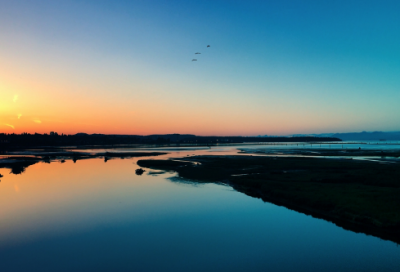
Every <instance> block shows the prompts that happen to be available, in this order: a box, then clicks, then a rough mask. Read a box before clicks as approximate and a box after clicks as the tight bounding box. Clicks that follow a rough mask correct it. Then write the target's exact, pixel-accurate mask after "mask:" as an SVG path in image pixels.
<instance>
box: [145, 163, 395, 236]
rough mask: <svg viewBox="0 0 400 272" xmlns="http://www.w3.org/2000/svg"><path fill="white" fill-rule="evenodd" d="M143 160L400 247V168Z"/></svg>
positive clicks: (151, 165)
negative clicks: (374, 236) (228, 186)
mask: <svg viewBox="0 0 400 272" xmlns="http://www.w3.org/2000/svg"><path fill="white" fill-rule="evenodd" d="M185 160H187V162H181V161H171V160H140V161H138V164H139V165H140V166H142V167H149V168H155V169H162V170H167V171H171V170H174V171H177V172H178V173H179V176H181V177H183V178H187V179H191V180H196V181H198V182H224V183H228V184H229V185H231V186H232V187H233V188H235V189H236V190H238V191H240V192H243V193H246V194H248V195H250V196H253V197H258V198H261V199H263V200H264V201H269V202H273V203H276V204H279V205H283V206H286V207H288V208H291V209H294V210H297V211H301V212H304V213H307V214H311V215H313V216H316V217H320V218H324V219H327V220H330V221H332V222H334V223H336V224H338V225H340V226H342V227H345V228H348V229H352V230H355V231H362V232H365V233H369V234H373V235H376V236H378V237H381V238H384V239H389V240H392V241H396V242H400V164H398V163H390V164H382V163H377V162H368V161H356V160H337V159H319V158H271V157H261V156H195V157H190V158H185Z"/></svg>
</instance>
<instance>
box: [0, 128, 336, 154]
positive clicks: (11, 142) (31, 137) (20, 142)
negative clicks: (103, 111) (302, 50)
mask: <svg viewBox="0 0 400 272" xmlns="http://www.w3.org/2000/svg"><path fill="white" fill-rule="evenodd" d="M333 141H341V140H340V139H339V138H334V137H310V136H305V137H243V136H196V135H190V134H165V135H148V136H141V135H105V134H91V135H89V134H86V133H78V134H75V135H65V134H58V133H56V132H51V133H50V134H38V133H35V134H29V133H23V134H4V133H1V134H0V150H1V149H3V150H8V149H26V148H31V147H66V146H80V147H82V146H83V147H85V146H99V147H101V148H105V147H108V146H110V147H113V146H123V145H138V144H158V145H171V144H174V145H180V144H185V145H214V144H237V143H256V142H257V143H260V142H333Z"/></svg>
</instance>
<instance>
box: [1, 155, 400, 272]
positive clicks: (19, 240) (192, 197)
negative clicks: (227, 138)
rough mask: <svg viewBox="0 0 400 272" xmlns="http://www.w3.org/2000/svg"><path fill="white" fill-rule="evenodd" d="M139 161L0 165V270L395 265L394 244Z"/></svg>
mask: <svg viewBox="0 0 400 272" xmlns="http://www.w3.org/2000/svg"><path fill="white" fill-rule="evenodd" d="M213 149H214V147H213V148H211V150H209V149H201V150H193V149H189V150H180V151H179V152H178V151H171V153H170V154H169V155H164V156H163V157H164V158H166V157H183V156H187V155H193V154H195V155H198V154H213V153H212V152H213ZM224 149H225V150H224ZM215 150H216V151H218V153H217V154H236V149H235V148H233V147H229V148H228V147H226V148H215ZM157 158H160V157H157ZM139 159H143V158H131V159H124V160H121V159H113V160H109V161H107V163H104V159H103V158H97V159H88V160H78V161H77V162H76V163H73V162H72V161H71V160H66V161H65V162H64V163H54V162H52V163H50V164H47V163H43V162H39V163H36V164H34V165H32V166H30V167H29V168H28V169H27V170H26V172H25V173H24V174H22V175H13V174H11V173H8V172H4V171H3V169H0V173H1V174H3V175H4V177H3V178H2V179H1V183H0V205H1V207H0V269H1V271H399V268H400V258H399V254H400V249H399V248H398V247H397V245H396V244H395V243H392V242H389V241H383V240H380V239H378V238H375V237H372V236H367V235H365V234H357V233H353V232H350V231H346V230H343V229H341V228H339V227H337V226H335V225H334V224H332V223H329V222H326V221H324V220H319V219H315V218H312V217H310V216H306V215H304V214H301V213H297V212H294V211H291V210H288V209H286V208H283V207H279V206H276V205H273V204H269V203H263V202H262V201H261V200H259V199H254V198H251V197H248V196H246V195H244V194H241V193H238V192H236V191H233V190H232V189H230V187H228V186H223V185H215V184H196V186H193V183H191V182H187V181H185V180H182V179H180V178H177V177H175V175H174V174H173V173H167V172H162V171H154V170H150V169H144V170H146V172H144V173H143V175H140V176H138V175H136V173H135V171H136V169H138V168H139V167H138V166H137V165H136V161H137V160H139Z"/></svg>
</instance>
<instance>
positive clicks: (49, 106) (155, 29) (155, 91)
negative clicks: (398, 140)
mask: <svg viewBox="0 0 400 272" xmlns="http://www.w3.org/2000/svg"><path fill="white" fill-rule="evenodd" d="M399 13H400V1H368V0H363V1H350V0H347V1H320V0H317V1H300V0H299V1H284V0H279V1H266V0H265V1H249V0H246V1H233V0H232V1H219V0H210V1H196V0H190V1H183V0H182V1H174V0H168V1H167V0H165V1H161V0H143V1H136V0H132V1H116V0H113V1H111V0H109V1H101V0H93V1H73V0H69V1H67V0H57V1H53V0H49V1H41V0H26V1H21V0H0V132H5V133H12V132H15V133H21V132H30V133H33V132H39V133H44V132H47V133H48V132H49V131H57V132H59V133H67V134H72V133H77V132H87V133H109V134H158V133H159V134H164V133H181V134H183V133H191V134H198V135H259V134H262V135H264V134H268V135H283V134H292V133H325V132H350V131H362V130H367V131H374V130H383V131H394V130H400V16H399ZM208 44H210V45H211V47H210V48H207V47H206V46H207V45H208ZM195 52H201V53H202V54H201V55H194V53H195ZM193 58H197V59H198V61H197V62H192V61H191V60H192V59H193Z"/></svg>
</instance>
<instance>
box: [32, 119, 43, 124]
mask: <svg viewBox="0 0 400 272" xmlns="http://www.w3.org/2000/svg"><path fill="white" fill-rule="evenodd" d="M33 122H35V123H37V124H41V123H42V121H40V120H39V119H34V120H33Z"/></svg>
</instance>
